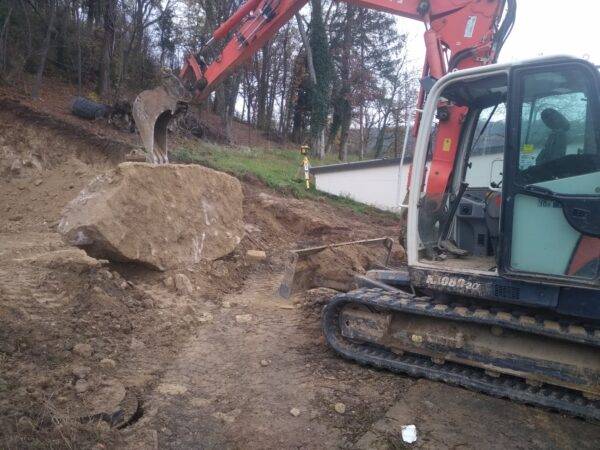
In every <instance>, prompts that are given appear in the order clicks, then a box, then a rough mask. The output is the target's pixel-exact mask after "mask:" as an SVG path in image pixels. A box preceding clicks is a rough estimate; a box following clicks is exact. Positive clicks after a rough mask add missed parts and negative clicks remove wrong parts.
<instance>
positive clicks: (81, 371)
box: [71, 366, 92, 380]
mask: <svg viewBox="0 0 600 450" xmlns="http://www.w3.org/2000/svg"><path fill="white" fill-rule="evenodd" d="M91 371H92V369H90V368H89V367H86V366H77V367H74V368H73V370H72V371H71V373H72V374H73V376H75V378H77V379H78V380H82V379H84V378H87V376H88V375H89V374H90V372H91Z"/></svg>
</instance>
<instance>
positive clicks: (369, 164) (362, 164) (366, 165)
mask: <svg viewBox="0 0 600 450" xmlns="http://www.w3.org/2000/svg"><path fill="white" fill-rule="evenodd" d="M404 162H405V163H410V162H411V158H410V157H406V158H404ZM399 164H400V158H384V159H370V160H368V161H356V162H351V163H342V164H331V165H328V166H319V167H311V168H310V172H311V173H313V174H320V173H332V172H346V171H348V170H359V169H373V168H376V167H387V166H398V165H399Z"/></svg>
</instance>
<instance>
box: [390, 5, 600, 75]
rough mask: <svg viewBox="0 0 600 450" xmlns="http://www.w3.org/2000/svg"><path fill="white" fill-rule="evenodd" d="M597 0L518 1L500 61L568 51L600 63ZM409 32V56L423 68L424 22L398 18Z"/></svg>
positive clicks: (415, 63)
mask: <svg viewBox="0 0 600 450" xmlns="http://www.w3.org/2000/svg"><path fill="white" fill-rule="evenodd" d="M599 18H600V2H598V1H597V0H568V1H562V0H517V21H516V24H515V27H514V29H513V31H512V34H511V35H510V37H509V38H508V41H507V42H506V44H505V46H504V48H503V50H502V53H501V54H500V58H499V62H511V61H518V60H522V59H528V58H535V57H536V56H541V55H557V54H567V55H572V56H578V57H583V58H586V59H589V60H590V61H592V62H593V63H595V64H596V65H600V22H599ZM398 27H399V29H400V31H401V32H408V33H409V36H410V39H409V47H408V54H409V59H410V61H411V62H412V64H414V65H415V66H416V67H419V68H420V67H422V64H423V60H424V58H425V48H424V45H423V24H421V23H420V22H417V21H412V20H409V19H398Z"/></svg>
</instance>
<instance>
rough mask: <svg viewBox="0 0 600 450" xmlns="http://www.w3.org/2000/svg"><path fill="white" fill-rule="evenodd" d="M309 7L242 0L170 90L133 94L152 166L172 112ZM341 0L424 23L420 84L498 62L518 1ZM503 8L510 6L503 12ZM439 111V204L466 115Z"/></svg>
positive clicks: (291, 0)
mask: <svg viewBox="0 0 600 450" xmlns="http://www.w3.org/2000/svg"><path fill="white" fill-rule="evenodd" d="M338 1H342V0H338ZM307 2H308V0H247V1H246V2H245V3H243V4H242V5H241V6H240V8H239V9H238V10H237V11H236V12H235V13H234V14H233V15H232V16H231V17H230V18H229V19H228V20H227V21H226V22H225V23H223V24H222V25H221V26H220V27H219V28H218V29H217V30H215V32H214V33H213V36H212V37H211V39H210V40H209V41H208V43H207V45H206V46H205V47H204V48H203V49H201V51H200V52H199V53H197V54H196V55H192V54H190V55H187V56H186V58H185V62H184V64H183V66H182V68H181V70H180V73H179V77H178V80H176V81H177V82H178V83H175V84H176V86H175V87H173V82H172V81H173V80H171V83H169V85H170V87H169V86H166V87H165V86H163V87H160V88H157V89H155V90H153V91H145V92H143V93H142V94H140V96H138V98H137V99H136V101H135V103H134V117H135V120H136V123H137V124H138V129H139V130H140V134H141V136H142V140H143V142H144V146H145V148H146V151H147V154H148V155H149V159H150V160H151V161H152V162H155V163H165V162H168V156H167V142H166V136H167V131H166V127H167V125H168V122H169V119H170V118H171V117H172V115H174V114H175V113H176V112H177V110H178V109H180V108H181V107H182V105H184V104H185V103H186V102H189V101H190V100H192V99H193V101H196V102H201V101H203V100H205V99H206V98H207V97H208V96H209V95H210V94H211V93H212V92H213V91H214V90H215V89H216V87H217V86H218V84H219V83H220V82H221V81H223V80H224V79H225V78H226V77H227V76H228V75H230V74H231V73H232V72H233V71H234V70H235V69H236V68H237V67H239V66H240V65H241V64H243V63H244V62H245V61H247V60H248V59H250V58H251V57H252V55H254V54H255V53H256V52H257V51H259V49H261V48H262V47H263V46H264V45H265V44H266V43H267V42H268V41H269V40H270V39H271V38H272V37H273V36H274V35H275V33H277V31H278V30H279V29H280V28H281V27H283V26H284V25H285V24H286V23H287V22H288V21H289V20H290V19H291V18H292V17H293V16H294V15H295V14H296V13H297V12H299V11H300V10H301V9H302V7H304V5H306V3H307ZM344 2H345V3H349V4H353V5H356V6H359V7H364V8H369V9H373V10H377V11H383V12H388V13H391V14H395V15H398V16H402V17H406V18H409V19H413V20H419V21H421V22H423V24H424V27H425V33H424V39H425V49H426V58H425V63H424V66H423V80H436V79H439V78H441V77H442V76H443V75H445V74H446V73H448V72H449V71H452V70H456V69H465V68H469V67H476V66H481V65H485V64H490V63H493V62H495V61H496V58H497V56H498V53H499V52H500V49H501V48H502V45H503V43H504V41H505V40H506V38H507V36H508V33H509V32H510V29H511V27H512V23H513V22H514V15H515V10H516V0H344ZM507 4H508V8H505V7H506V5H507ZM505 9H506V13H505V14H504V11H505ZM503 14H504V20H502V16H503ZM226 39H228V41H227V42H226V44H225V46H224V47H223V50H222V51H221V52H220V54H219V55H218V56H217V57H216V58H215V59H214V60H213V61H211V62H209V63H207V62H206V61H205V60H204V57H203V56H202V55H203V53H204V52H205V51H206V49H207V48H208V47H210V46H212V45H214V44H215V43H217V42H219V41H223V40H226ZM422 84H423V85H427V84H428V83H426V82H424V83H422ZM429 84H430V83H429ZM425 97H426V92H425V89H424V88H422V89H421V93H420V95H419V100H418V104H417V111H419V110H420V108H421V106H422V105H423V102H424V101H425ZM440 106H441V109H440V111H441V114H440V124H439V126H438V139H437V140H436V145H435V147H434V153H433V160H432V166H431V170H430V176H429V178H428V181H427V188H426V191H427V193H428V195H429V196H430V198H432V199H434V203H437V204H438V206H439V203H440V202H441V200H442V197H443V194H444V192H445V191H446V189H447V185H448V181H449V179H450V176H451V172H452V169H453V164H454V158H455V156H456V149H457V143H458V138H459V136H460V128H461V121H462V119H463V117H464V115H465V114H466V110H465V109H464V108H458V107H454V106H452V105H440ZM417 120H418V117H417ZM416 129H418V127H415V130H416Z"/></svg>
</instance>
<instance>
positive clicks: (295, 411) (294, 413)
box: [290, 408, 300, 417]
mask: <svg viewBox="0 0 600 450" xmlns="http://www.w3.org/2000/svg"><path fill="white" fill-rule="evenodd" d="M290 414H291V415H292V416H294V417H298V416H299V415H300V410H299V409H298V408H292V409H290Z"/></svg>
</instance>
